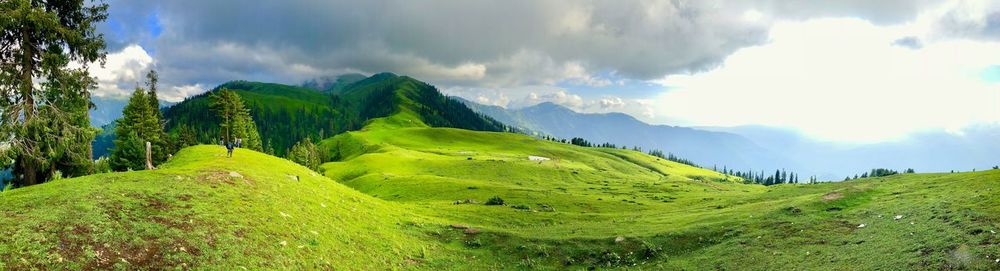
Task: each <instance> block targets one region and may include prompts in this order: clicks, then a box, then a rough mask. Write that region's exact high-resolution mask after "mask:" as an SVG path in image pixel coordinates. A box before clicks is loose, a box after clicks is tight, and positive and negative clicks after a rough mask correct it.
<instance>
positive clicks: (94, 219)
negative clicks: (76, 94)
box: [0, 146, 456, 270]
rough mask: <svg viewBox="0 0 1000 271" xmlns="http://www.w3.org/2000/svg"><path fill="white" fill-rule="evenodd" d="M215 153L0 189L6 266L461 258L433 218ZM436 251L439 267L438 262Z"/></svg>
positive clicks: (205, 150)
mask: <svg viewBox="0 0 1000 271" xmlns="http://www.w3.org/2000/svg"><path fill="white" fill-rule="evenodd" d="M224 154H225V150H224V149H222V148H221V147H217V146H196V147H191V148H187V149H184V150H182V151H181V152H180V153H178V154H177V155H176V156H175V157H174V159H173V160H172V161H170V162H169V163H168V164H165V165H162V166H161V169H159V170H156V171H139V172H127V173H111V174H98V175H92V176H86V177H82V178H75V179H64V180H57V181H53V182H49V183H45V184H43V185H37V186H32V187H27V188H22V189H16V190H12V191H8V192H5V193H3V194H0V206H3V208H2V210H0V213H2V214H3V215H0V229H2V232H4V233H5V234H3V235H0V258H2V259H5V260H3V261H0V270H28V269H40V270H53V269H84V270H93V269H137V268H138V269H220V268H226V269H232V268H239V267H245V268H249V269H261V268H265V269H289V268H291V269H331V268H337V269H339V268H341V267H350V266H354V267H357V266H369V267H372V268H376V267H378V269H391V268H400V267H406V266H409V265H410V264H409V263H408V262H412V261H420V262H423V263H425V264H427V265H431V266H432V265H434V264H448V263H449V261H452V260H456V259H455V258H456V257H453V256H451V255H453V254H454V252H453V250H454V249H453V248H450V247H448V246H447V245H446V244H443V243H440V242H437V241H435V238H433V237H431V236H428V235H427V234H426V233H425V232H427V231H434V230H439V229H438V228H439V227H432V226H429V225H433V224H426V223H428V222H432V221H434V220H430V219H425V218H421V217H420V216H414V215H413V214H411V213H410V212H408V211H406V210H405V208H403V207H401V206H400V205H398V204H395V203H391V202H385V201H383V200H379V199H375V198H372V197H370V196H367V195H364V194H361V193H359V192H357V191H355V190H352V189H349V188H346V187H344V186H342V185H339V184H337V183H335V182H331V181H330V180H329V179H327V178H324V177H322V176H319V175H317V174H316V173H314V172H312V171H310V170H308V169H306V168H304V167H301V166H299V165H296V164H294V163H291V162H288V161H286V160H283V159H279V158H275V157H271V156H267V155H265V154H261V153H257V152H253V151H248V150H237V152H236V155H235V156H234V157H233V158H226V157H225V156H224ZM431 255H434V256H433V260H430V259H431Z"/></svg>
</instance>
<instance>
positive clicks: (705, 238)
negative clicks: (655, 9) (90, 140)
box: [0, 111, 1000, 270]
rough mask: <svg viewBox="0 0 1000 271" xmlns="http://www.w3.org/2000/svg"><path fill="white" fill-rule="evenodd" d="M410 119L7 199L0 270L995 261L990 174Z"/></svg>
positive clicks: (64, 183)
mask: <svg viewBox="0 0 1000 271" xmlns="http://www.w3.org/2000/svg"><path fill="white" fill-rule="evenodd" d="M414 118H415V117H414V116H413V115H412V114H409V115H408V113H407V112H406V111H403V112H402V114H397V115H394V116H393V117H392V118H388V119H379V120H375V121H372V122H370V123H369V125H368V126H366V128H365V129H362V130H361V131H356V132H349V133H344V134H340V135H337V136H336V137H333V138H330V139H328V140H325V141H323V142H322V143H321V147H322V148H323V149H324V151H325V152H327V155H328V156H329V157H334V158H337V161H336V162H330V163H326V164H324V165H323V167H322V171H323V175H325V176H323V175H320V174H317V173H315V172H313V171H310V170H308V169H306V168H304V167H301V166H299V165H296V164H293V163H291V162H288V161H286V160H283V159H279V158H275V157H271V156H267V155H264V154H260V153H256V152H252V151H247V150H237V152H236V156H235V157H234V158H226V157H223V154H224V150H223V149H222V148H221V147H218V146H196V147H192V148H188V149H184V150H182V151H181V152H180V153H178V154H177V155H176V156H175V157H174V158H173V160H171V161H170V162H169V163H167V164H165V165H162V166H161V168H160V169H158V170H154V171H140V172H126V173H112V174H100V175H93V176H86V177H82V178H75V179H64V180H57V181H53V182H49V183H46V184H42V185H37V186H32V187H27V188H22V189H15V190H12V191H8V192H5V193H3V194H0V270H31V269H36V270H49V269H85V270H86V269H121V270H132V269H211V270H215V269H223V270H233V269H240V267H246V268H247V269H251V270H253V269H335V270H341V269H347V270H357V269H367V270H372V269H374V270H386V269H389V270H400V269H403V270H406V269H416V270H521V269H572V270H578V269H587V268H591V267H593V268H600V269H646V270H717V269H721V270H787V269H794V270H859V269H861V270H949V269H952V270H963V269H965V270H995V269H997V268H1000V264H997V263H996V262H995V259H996V258H997V257H1000V245H998V244H1000V236H998V235H997V234H996V233H995V232H997V231H1000V197H997V194H998V191H994V189H1000V186H998V184H1000V170H992V171H983V172H974V173H954V174H902V175H894V176H889V177H882V178H869V179H862V180H854V181H848V182H842V183H826V184H817V185H790V184H786V185H777V186H770V187H764V186H759V185H747V184H742V182H741V180H739V179H737V178H734V177H727V176H725V175H722V174H719V173H716V172H712V171H709V170H704V169H700V168H695V167H691V166H687V165H682V164H678V163H674V162H670V161H666V160H662V159H658V158H655V157H652V156H648V155H645V154H642V153H638V152H634V151H628V150H619V149H606V148H583V147H578V146H572V145H568V144H562V143H555V142H549V141H542V140H537V139H534V138H531V137H528V136H523V135H517V134H509V133H490V132H473V131H467V130H459V129H449V128H428V127H425V126H423V125H420V123H419V121H415V122H414ZM528 156H542V157H547V158H550V159H551V160H547V161H530V160H529V159H528ZM234 175H238V176H242V177H233V176H234ZM492 197H499V198H502V199H503V200H504V203H505V205H486V204H485V203H486V202H487V200H489V199H490V198H492ZM897 215H899V216H902V217H901V218H899V219H896V218H895V217H896V216H897ZM861 224H864V225H865V226H864V227H859V225H861ZM465 227H469V228H471V230H466V229H462V228H465Z"/></svg>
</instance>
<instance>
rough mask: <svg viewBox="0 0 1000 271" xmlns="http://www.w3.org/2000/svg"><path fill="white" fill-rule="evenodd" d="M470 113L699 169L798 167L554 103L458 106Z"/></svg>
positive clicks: (713, 135)
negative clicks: (663, 156)
mask: <svg viewBox="0 0 1000 271" xmlns="http://www.w3.org/2000/svg"><path fill="white" fill-rule="evenodd" d="M460 100H461V101H463V102H464V103H466V105H468V106H469V107H470V108H472V109H473V110H476V111H477V112H480V113H482V114H484V115H487V116H490V117H493V118H494V119H497V120H499V121H502V122H504V123H508V124H510V125H511V126H515V127H521V128H524V129H526V130H530V131H535V132H538V133H541V134H547V135H551V136H555V137H558V138H572V137H582V138H584V139H587V140H589V141H591V142H595V143H603V142H609V143H613V144H616V145H619V146H621V145H626V146H639V147H642V148H643V149H644V150H648V149H660V150H663V151H665V152H670V153H674V154H676V155H678V156H681V157H683V158H687V159H690V160H693V161H694V162H695V163H698V164H700V165H702V166H707V167H712V166H713V165H718V166H719V167H720V168H721V167H722V166H728V167H729V168H737V169H740V170H748V169H755V170H762V169H766V170H774V169H779V168H787V169H796V168H797V166H798V165H797V163H795V162H793V161H791V160H789V159H787V158H785V157H782V156H781V155H778V154H776V153H775V152H772V151H770V150H768V149H765V148H763V147H761V146H759V145H757V144H756V143H754V142H752V141H750V140H748V139H746V138H744V137H742V136H739V135H736V134H732V133H725V132H712V131H705V130H699V129H693V128H687V127H678V126H667V125H650V124H647V123H644V122H642V121H639V120H637V119H635V118H634V117H632V116H629V115H626V114H622V113H607V114H588V113H577V112H574V111H573V110H571V109H569V108H566V107H563V106H560V105H556V104H553V103H541V104H538V105H534V106H529V107H525V108H521V109H515V110H510V109H505V108H502V107H499V106H486V105H481V104H477V103H475V102H471V101H468V100H462V99H460Z"/></svg>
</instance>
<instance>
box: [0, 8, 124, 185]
mask: <svg viewBox="0 0 1000 271" xmlns="http://www.w3.org/2000/svg"><path fill="white" fill-rule="evenodd" d="M92 3H93V2H91V1H44V2H43V1H28V0H14V1H3V4H0V14H3V20H2V23H0V25H2V27H0V29H2V31H0V63H3V65H2V67H0V78H2V80H0V135H3V137H4V141H5V142H6V146H7V147H4V148H0V168H6V167H9V166H13V169H14V175H15V180H14V184H15V186H27V185H34V184H38V183H41V182H44V181H46V180H48V179H49V178H51V176H53V175H56V172H57V171H59V172H62V173H63V175H67V176H69V174H67V172H73V174H86V173H88V172H90V171H91V170H90V169H88V167H89V166H86V165H83V164H82V163H83V162H90V161H89V160H90V156H92V153H91V150H90V147H88V146H89V145H90V141H93V137H94V134H96V131H95V130H94V129H92V128H91V127H90V125H89V123H84V122H83V121H81V120H82V119H88V118H89V116H88V115H87V114H88V113H87V109H90V108H92V107H93V104H92V103H90V90H91V89H93V88H94V87H95V86H96V84H95V83H94V80H93V79H92V78H91V77H90V75H89V74H88V72H87V66H88V65H89V63H92V62H95V61H98V60H102V59H104V56H105V51H104V50H105V42H104V39H103V35H101V34H100V33H98V32H97V31H96V25H97V23H99V22H101V21H104V20H105V19H107V16H108V13H107V8H108V6H107V4H103V3H102V4H94V5H93V6H87V5H89V4H92ZM70 62H74V63H78V64H81V65H82V67H79V68H70V67H69V64H70ZM36 79H39V80H38V81H35V80H36Z"/></svg>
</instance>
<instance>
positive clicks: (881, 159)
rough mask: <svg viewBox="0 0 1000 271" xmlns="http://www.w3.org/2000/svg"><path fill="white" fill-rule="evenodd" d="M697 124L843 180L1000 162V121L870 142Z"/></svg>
mask: <svg viewBox="0 0 1000 271" xmlns="http://www.w3.org/2000/svg"><path fill="white" fill-rule="evenodd" d="M698 128H699V129H704V130H711V131H721V132H730V133H735V134H739V135H742V136H744V137H747V138H749V139H750V140H752V141H753V142H755V143H757V144H758V145H761V146H762V147H765V148H767V149H769V150H772V151H775V152H780V153H782V154H784V155H786V157H789V158H791V159H793V160H795V161H797V162H799V164H800V165H801V166H802V167H803V170H807V171H811V172H816V174H819V175H821V176H825V177H826V178H831V179H834V178H839V179H843V178H844V177H846V176H847V175H853V174H857V173H860V172H863V171H864V170H865V169H870V168H876V167H884V168H892V169H905V168H913V169H916V170H917V171H918V172H949V171H952V170H954V171H971V170H983V169H989V168H992V167H993V166H996V165H1000V124H986V125H979V126H974V127H969V128H966V129H965V130H963V131H961V132H960V133H958V132H956V133H949V132H945V131H928V132H922V133H916V134H912V135H910V136H908V137H906V138H903V139H900V140H896V141H891V142H882V143H869V144H847V143H834V142H825V141H820V140H816V139H812V138H810V137H808V136H805V135H802V134H800V133H797V132H795V131H791V130H786V129H778V128H772V127H763V126H741V127H698ZM859 132H863V131H859Z"/></svg>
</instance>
